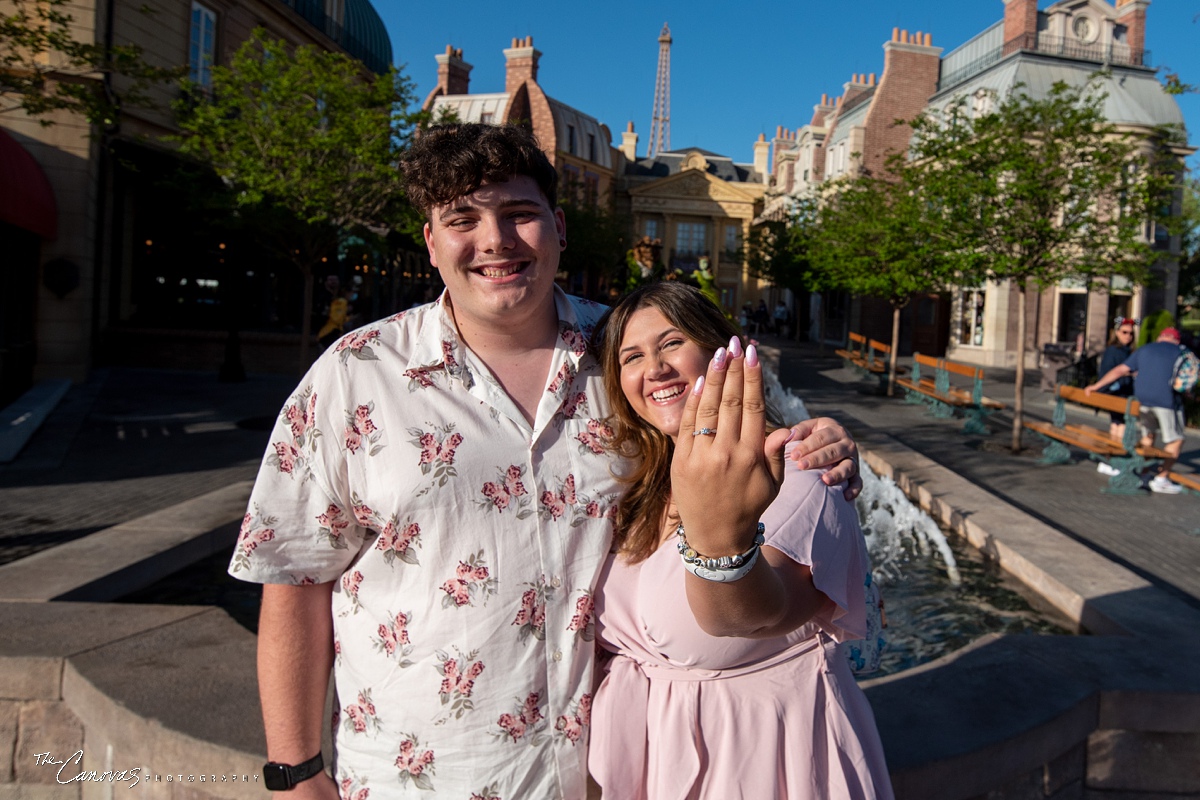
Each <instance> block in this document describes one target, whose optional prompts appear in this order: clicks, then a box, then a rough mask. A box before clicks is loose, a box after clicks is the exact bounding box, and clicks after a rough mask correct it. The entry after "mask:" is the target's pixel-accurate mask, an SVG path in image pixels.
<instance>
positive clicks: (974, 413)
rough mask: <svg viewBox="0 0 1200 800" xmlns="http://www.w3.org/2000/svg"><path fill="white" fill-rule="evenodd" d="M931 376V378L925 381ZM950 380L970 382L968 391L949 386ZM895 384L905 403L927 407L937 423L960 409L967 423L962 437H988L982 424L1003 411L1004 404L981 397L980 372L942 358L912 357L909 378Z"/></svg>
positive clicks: (915, 354) (985, 427) (919, 355)
mask: <svg viewBox="0 0 1200 800" xmlns="http://www.w3.org/2000/svg"><path fill="white" fill-rule="evenodd" d="M930 372H932V373H933V377H932V378H930V377H928V374H929V373H930ZM951 376H958V377H962V378H967V379H968V380H970V381H971V389H970V390H969V391H968V390H966V389H964V388H960V387H957V386H954V385H952V384H951V383H950V379H951ZM896 384H897V385H899V386H902V387H903V388H904V392H905V397H904V400H905V402H906V403H912V404H914V405H921V404H924V405H927V406H929V411H930V413H931V414H932V415H933V416H935V417H937V418H938V419H951V418H952V417H953V416H954V412H955V411H956V410H957V409H962V411H963V414H964V416H965V417H966V419H967V422H966V424H965V425H964V426H963V429H962V432H963V433H965V434H982V435H987V434H988V433H991V431H989V430H988V427H987V425H986V424H985V422H984V420H986V419H987V417H988V415H990V414H991V413H992V412H993V411H997V410H999V409H1002V408H1004V403H1001V402H1000V401H998V400H993V399H991V398H990V397H984V396H983V370H982V369H980V368H979V367H974V366H971V365H970V364H960V363H958V362H957V361H950V360H948V359H945V358H931V357H930V356H923V355H921V354H920V353H913V366H912V374H911V375H910V376H909V377H907V378H901V379H899V380H897V381H896Z"/></svg>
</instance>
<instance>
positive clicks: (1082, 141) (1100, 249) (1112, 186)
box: [911, 77, 1180, 452]
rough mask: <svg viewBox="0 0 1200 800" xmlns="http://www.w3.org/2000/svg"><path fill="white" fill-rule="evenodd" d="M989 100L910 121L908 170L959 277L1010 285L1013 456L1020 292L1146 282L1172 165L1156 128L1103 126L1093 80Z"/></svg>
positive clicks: (1022, 311) (1021, 363)
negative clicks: (1151, 223) (1111, 279)
mask: <svg viewBox="0 0 1200 800" xmlns="http://www.w3.org/2000/svg"><path fill="white" fill-rule="evenodd" d="M993 100H994V101H997V104H996V108H995V111H994V112H993V113H988V114H983V115H968V114H966V113H965V108H964V104H963V103H961V102H960V103H958V104H957V105H955V106H953V107H952V108H951V109H950V110H949V111H948V112H946V113H945V114H944V115H935V114H924V115H921V116H920V117H918V118H917V119H916V120H914V121H913V123H912V125H913V142H912V153H911V155H912V157H913V158H914V161H915V163H914V165H913V167H912V169H913V173H912V174H913V176H914V178H915V179H916V180H918V181H919V183H920V184H921V185H922V186H923V187H924V188H925V191H926V192H927V195H928V198H929V202H930V203H931V204H932V206H933V207H935V208H937V209H939V212H940V213H941V214H942V215H943V216H944V222H945V224H943V225H942V226H941V230H942V231H944V232H945V234H946V238H945V239H944V240H943V241H944V246H945V248H946V253H947V256H948V257H949V258H950V259H951V261H952V263H953V264H954V267H955V269H956V270H957V271H958V272H959V273H960V274H961V275H962V276H963V277H962V280H963V284H964V285H980V284H982V283H983V282H984V281H996V282H999V283H1005V282H1008V283H1009V285H1011V286H1012V287H1013V288H1015V289H1016V291H1017V294H1018V300H1019V301H1018V303H1017V361H1016V401H1015V403H1014V407H1013V429H1012V447H1013V450H1014V452H1015V451H1018V450H1019V449H1020V446H1021V429H1022V422H1023V412H1024V403H1023V398H1022V387H1023V386H1024V380H1025V354H1026V351H1027V349H1028V345H1027V343H1026V330H1027V325H1026V299H1027V297H1026V296H1027V293H1028V291H1029V290H1030V288H1032V287H1037V288H1038V289H1039V290H1040V289H1045V288H1047V287H1050V286H1054V285H1055V284H1057V283H1058V282H1059V281H1061V280H1063V279H1064V278H1068V277H1078V278H1083V279H1084V280H1085V281H1087V282H1088V283H1089V285H1090V284H1091V282H1092V280H1093V279H1094V277H1095V276H1101V275H1104V276H1107V275H1120V276H1124V277H1126V278H1128V279H1130V280H1131V281H1132V282H1134V283H1136V284H1145V283H1147V282H1148V281H1149V280H1150V279H1151V272H1150V267H1151V265H1152V264H1153V263H1154V262H1155V260H1156V258H1157V255H1158V254H1156V253H1155V252H1154V250H1153V249H1152V247H1151V245H1150V243H1149V242H1148V241H1147V237H1146V223H1147V221H1148V220H1152V219H1155V218H1161V216H1162V214H1163V210H1164V207H1166V208H1167V209H1169V207H1170V205H1171V203H1170V199H1171V197H1172V195H1173V191H1174V190H1173V187H1172V182H1173V180H1174V176H1175V175H1176V173H1177V172H1178V170H1179V169H1180V165H1179V161H1178V157H1177V156H1176V155H1175V154H1173V153H1172V152H1171V151H1170V148H1169V144H1170V142H1168V141H1166V140H1165V138H1164V136H1165V134H1163V135H1160V136H1149V137H1142V138H1137V137H1135V136H1133V135H1132V134H1130V133H1128V132H1123V131H1120V130H1118V129H1117V128H1116V127H1115V126H1114V125H1112V124H1110V123H1108V122H1107V120H1106V119H1105V117H1104V113H1103V103H1104V95H1103V93H1102V91H1101V89H1100V78H1099V77H1096V78H1093V79H1092V80H1091V81H1089V82H1088V83H1086V84H1084V85H1081V86H1069V85H1067V84H1065V83H1061V82H1060V83H1056V84H1055V85H1054V86H1053V87H1052V88H1051V89H1050V91H1049V92H1048V93H1047V94H1046V96H1045V97H1034V96H1033V95H1031V94H1029V93H1028V92H1026V91H1025V90H1024V89H1023V87H1021V86H1017V87H1015V88H1014V89H1013V90H1012V91H1011V92H1009V93H1008V94H1007V95H1005V96H1004V97H1001V98H993Z"/></svg>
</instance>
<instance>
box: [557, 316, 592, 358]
mask: <svg viewBox="0 0 1200 800" xmlns="http://www.w3.org/2000/svg"><path fill="white" fill-rule="evenodd" d="M559 336H561V337H562V340H563V344H565V345H566V346H567V349H568V350H570V351H571V352H572V353H574V354H575V355H577V356H581V355H583V354H584V353H586V352H587V346H588V337H587V336H585V335H584V334H583V331H581V330H580V329H579V326H578V325H567V324H565V323H564V324H563V325H561V326H560V329H559Z"/></svg>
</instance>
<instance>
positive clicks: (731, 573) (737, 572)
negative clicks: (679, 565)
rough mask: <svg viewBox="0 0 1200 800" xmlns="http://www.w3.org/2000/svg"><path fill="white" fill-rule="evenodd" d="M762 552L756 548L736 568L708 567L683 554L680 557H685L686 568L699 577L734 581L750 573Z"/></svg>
mask: <svg viewBox="0 0 1200 800" xmlns="http://www.w3.org/2000/svg"><path fill="white" fill-rule="evenodd" d="M760 552H761V551H760V550H758V549H755V551H754V555H752V556H750V558H748V559H746V561H745V562H743V563H742V565H741V566H740V567H737V568H735V569H707V568H705V567H702V566H700V565H699V564H696V563H694V562H692V561H688V560H687V558H684V557H683V556H680V557H681V558H682V559H683V567H684V569H686V570H687V571H688V572H690V573H692V574H693V575H695V576H696V577H697V578H703V579H704V580H706V581H712V582H714V583H733V582H734V581H737V580H741V579H742V578H744V577H746V576H747V575H748V574H750V570H752V569H754V565H755V564H757V563H758V554H759V553H760Z"/></svg>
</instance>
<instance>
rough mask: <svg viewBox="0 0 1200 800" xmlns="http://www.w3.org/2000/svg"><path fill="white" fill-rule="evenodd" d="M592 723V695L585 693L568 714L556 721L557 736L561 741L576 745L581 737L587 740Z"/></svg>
mask: <svg viewBox="0 0 1200 800" xmlns="http://www.w3.org/2000/svg"><path fill="white" fill-rule="evenodd" d="M591 724H592V696H591V694H584V695H583V696H582V697H580V698H579V702H577V703H575V704H573V705H572V706H571V708H570V710H569V711H568V712H567V713H566V714H563V715H561V716H560V717H559V718H558V719H556V720H555V721H554V731H555V737H556V738H558V739H559V740H560V741H565V742H570V744H571V746H572V747H574V746H575V745H576V744H577V743H578V742H579V740H580V739H585V740H586V736H587V730H588V728H589V727H590V726H591Z"/></svg>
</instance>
